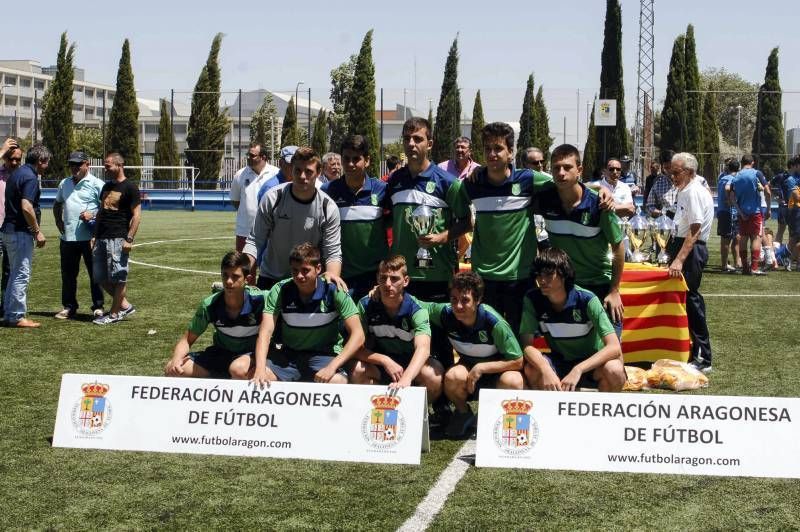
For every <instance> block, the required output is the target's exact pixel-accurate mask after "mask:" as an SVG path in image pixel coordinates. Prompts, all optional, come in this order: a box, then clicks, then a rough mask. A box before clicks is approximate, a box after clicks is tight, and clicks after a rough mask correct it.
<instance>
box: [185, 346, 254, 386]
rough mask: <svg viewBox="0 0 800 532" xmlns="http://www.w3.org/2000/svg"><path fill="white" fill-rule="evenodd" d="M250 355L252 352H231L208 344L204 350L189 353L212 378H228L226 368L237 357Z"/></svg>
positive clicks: (193, 360) (228, 373) (228, 374)
mask: <svg viewBox="0 0 800 532" xmlns="http://www.w3.org/2000/svg"><path fill="white" fill-rule="evenodd" d="M249 355H252V353H239V354H237V353H233V352H231V351H228V350H227V349H223V348H221V347H218V346H216V345H210V346H208V347H206V348H205V350H204V351H195V352H193V353H189V357H190V358H191V359H192V362H194V363H195V364H197V365H198V366H200V367H201V368H203V369H205V370H206V371H208V372H209V373H210V376H211V377H212V378H214V379H228V378H230V376H231V374H230V372H229V371H228V368H230V367H231V364H232V363H233V361H234V360H236V359H237V358H239V357H245V356H249Z"/></svg>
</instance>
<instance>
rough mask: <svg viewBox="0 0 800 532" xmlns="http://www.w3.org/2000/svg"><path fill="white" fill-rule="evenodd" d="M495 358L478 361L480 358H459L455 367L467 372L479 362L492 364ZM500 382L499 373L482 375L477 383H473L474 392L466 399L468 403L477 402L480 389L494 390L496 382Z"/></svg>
mask: <svg viewBox="0 0 800 532" xmlns="http://www.w3.org/2000/svg"><path fill="white" fill-rule="evenodd" d="M496 360H500V359H496V358H487V359H480V358H467V357H461V358H459V359H458V362H456V365H457V366H464V367H465V368H467V371H469V370H471V369H472V368H473V367H474V366H475V365H476V364H479V363H481V362H493V361H496ZM499 380H500V373H484V374H483V375H481V378H480V379H478V382H476V383H475V391H474V392H472V393H471V394H470V395H469V397H468V398H467V399H468V400H470V401H477V400H478V392H480V391H481V389H483V388H486V389H487V390H494V389H495V388H497V382H498V381H499Z"/></svg>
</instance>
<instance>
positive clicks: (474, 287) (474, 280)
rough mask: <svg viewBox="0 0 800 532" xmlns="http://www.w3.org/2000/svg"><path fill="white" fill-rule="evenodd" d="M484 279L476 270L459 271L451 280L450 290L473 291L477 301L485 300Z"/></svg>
mask: <svg viewBox="0 0 800 532" xmlns="http://www.w3.org/2000/svg"><path fill="white" fill-rule="evenodd" d="M483 288H484V284H483V279H481V276H480V275H478V274H477V273H475V272H458V273H457V274H455V275H454V276H453V278H452V279H451V280H450V290H453V289H456V290H459V291H461V292H472V297H474V298H475V300H476V301H478V302H480V301H483Z"/></svg>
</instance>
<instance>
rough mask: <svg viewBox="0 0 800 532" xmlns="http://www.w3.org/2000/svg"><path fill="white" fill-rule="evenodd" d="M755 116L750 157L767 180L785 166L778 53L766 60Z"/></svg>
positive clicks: (773, 52)
mask: <svg viewBox="0 0 800 532" xmlns="http://www.w3.org/2000/svg"><path fill="white" fill-rule="evenodd" d="M758 101H759V105H758V113H757V115H756V129H755V131H754V132H753V155H754V156H755V158H756V164H758V165H759V167H760V168H761V171H763V172H764V173H765V174H766V175H767V177H772V175H773V174H774V173H776V172H780V171H781V169H782V168H783V165H784V164H785V163H786V138H785V137H784V135H785V133H784V129H783V116H782V113H781V84H780V79H779V78H778V49H777V48H773V49H772V51H771V52H770V54H769V58H768V59H767V69H766V72H765V74H764V83H763V84H762V85H761V87H760V88H759V91H758Z"/></svg>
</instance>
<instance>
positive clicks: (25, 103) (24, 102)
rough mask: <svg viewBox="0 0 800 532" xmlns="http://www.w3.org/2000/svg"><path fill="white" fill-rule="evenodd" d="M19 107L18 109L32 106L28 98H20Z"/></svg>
mask: <svg viewBox="0 0 800 532" xmlns="http://www.w3.org/2000/svg"><path fill="white" fill-rule="evenodd" d="M19 105H20V107H30V106H31V105H32V100H31V99H30V98H20V100H19Z"/></svg>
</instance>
